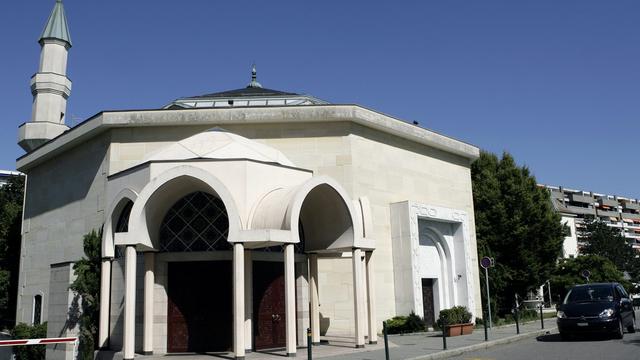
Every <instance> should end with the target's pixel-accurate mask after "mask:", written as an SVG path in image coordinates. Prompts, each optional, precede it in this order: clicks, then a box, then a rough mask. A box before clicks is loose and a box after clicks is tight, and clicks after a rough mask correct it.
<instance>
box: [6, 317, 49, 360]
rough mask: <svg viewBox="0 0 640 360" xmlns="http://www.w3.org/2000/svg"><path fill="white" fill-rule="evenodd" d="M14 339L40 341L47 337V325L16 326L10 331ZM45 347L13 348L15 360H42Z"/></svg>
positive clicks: (21, 324)
mask: <svg viewBox="0 0 640 360" xmlns="http://www.w3.org/2000/svg"><path fill="white" fill-rule="evenodd" d="M11 337H12V338H14V339H41V338H45V337H47V323H46V322H44V323H42V324H38V325H27V324H24V323H20V324H17V325H16V326H15V327H14V328H13V329H11ZM46 351H47V348H46V345H30V346H14V347H13V353H14V354H15V356H16V360H44V358H45V353H46Z"/></svg>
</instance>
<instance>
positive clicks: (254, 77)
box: [247, 63, 262, 88]
mask: <svg viewBox="0 0 640 360" xmlns="http://www.w3.org/2000/svg"><path fill="white" fill-rule="evenodd" d="M247 87H248V88H261V87H262V85H261V84H260V83H259V82H258V71H256V64H255V63H253V65H252V66H251V82H250V83H249V85H247Z"/></svg>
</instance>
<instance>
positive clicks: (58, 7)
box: [39, 0, 71, 47]
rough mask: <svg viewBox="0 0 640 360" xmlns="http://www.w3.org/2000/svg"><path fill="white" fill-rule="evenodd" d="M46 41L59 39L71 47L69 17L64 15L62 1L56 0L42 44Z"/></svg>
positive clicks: (41, 38) (42, 36)
mask: <svg viewBox="0 0 640 360" xmlns="http://www.w3.org/2000/svg"><path fill="white" fill-rule="evenodd" d="M45 39H57V40H61V41H64V42H66V43H67V44H69V46H68V47H71V34H70V33H69V25H68V24H67V16H66V14H65V13H64V6H63V5H62V0H56V4H55V6H54V7H53V10H52V11H51V15H49V20H47V24H46V25H45V27H44V30H43V31H42V35H40V40H39V41H40V44H42V42H43V41H44V40H45Z"/></svg>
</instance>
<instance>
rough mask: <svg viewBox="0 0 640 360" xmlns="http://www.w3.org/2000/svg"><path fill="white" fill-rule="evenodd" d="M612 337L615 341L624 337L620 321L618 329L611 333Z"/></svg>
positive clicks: (619, 320)
mask: <svg viewBox="0 0 640 360" xmlns="http://www.w3.org/2000/svg"><path fill="white" fill-rule="evenodd" d="M613 337H614V338H616V339H622V338H623V337H624V326H622V319H618V329H617V330H616V332H614V333H613Z"/></svg>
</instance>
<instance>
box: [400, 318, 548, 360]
mask: <svg viewBox="0 0 640 360" xmlns="http://www.w3.org/2000/svg"><path fill="white" fill-rule="evenodd" d="M556 329H557V328H556V327H555V326H554V327H551V328H548V329H541V330H536V331H533V332H529V333H526V334H520V335H513V336H509V337H506V338H502V339H497V340H491V341H486V342H484V341H483V342H481V343H480V344H475V345H469V346H463V347H460V348H457V349H451V350H445V351H440V352H437V353H433V354H428V355H421V356H416V357H413V358H409V359H406V360H432V359H446V358H449V357H453V356H459V355H462V354H465V353H469V352H472V351H478V350H484V349H487V348H490V347H493V346H496V345H504V344H510V343H513V342H516V341H520V340H524V339H528V338H532V337H536V336H540V335H544V334H546V333H548V332H550V331H553V330H556Z"/></svg>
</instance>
